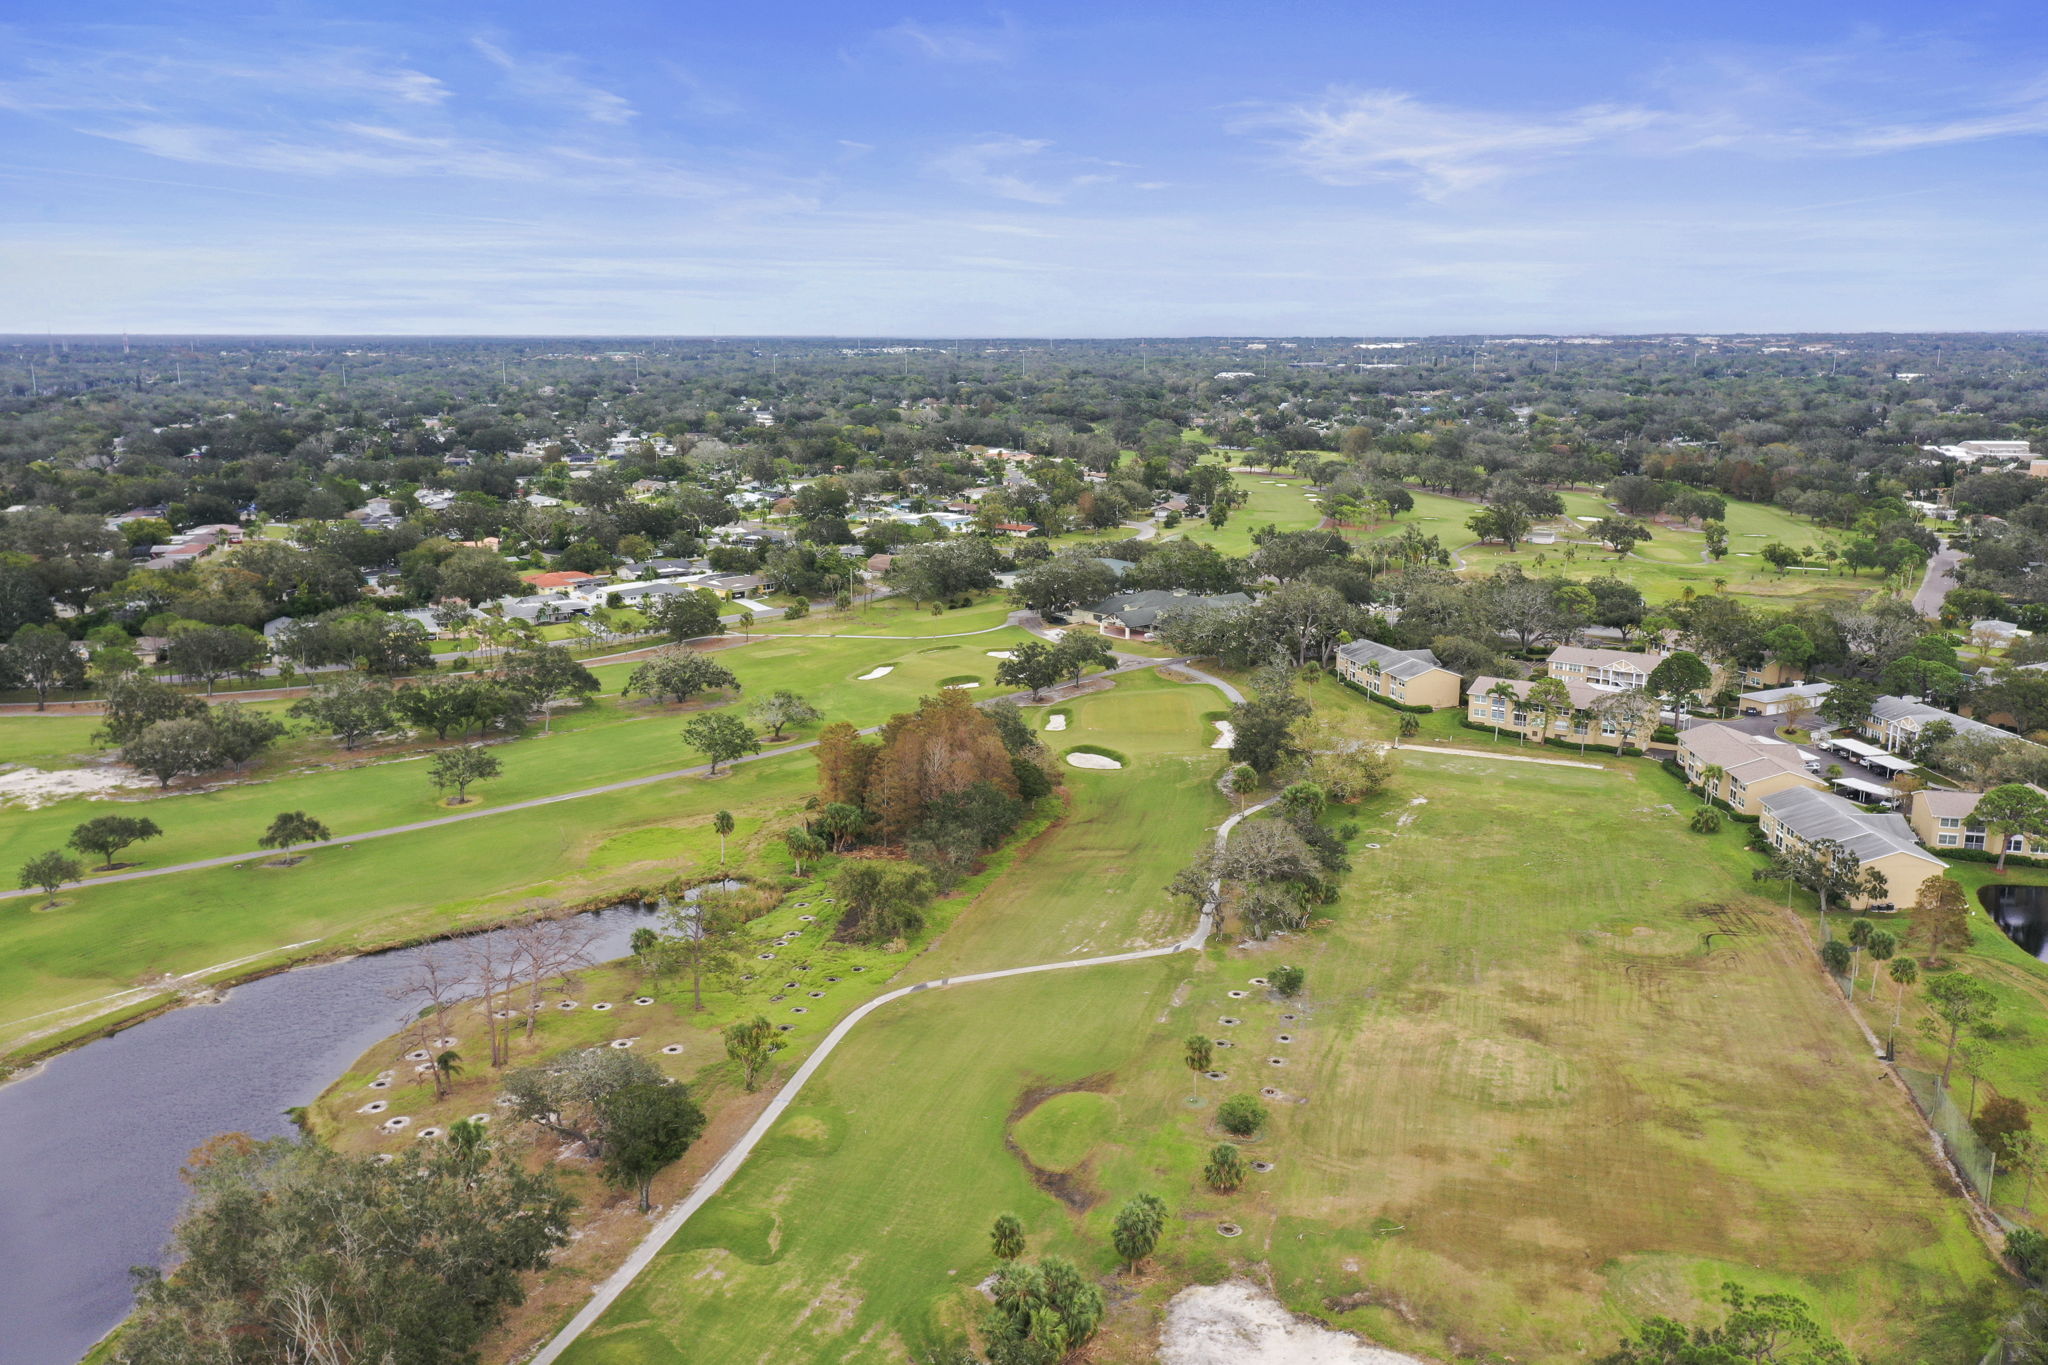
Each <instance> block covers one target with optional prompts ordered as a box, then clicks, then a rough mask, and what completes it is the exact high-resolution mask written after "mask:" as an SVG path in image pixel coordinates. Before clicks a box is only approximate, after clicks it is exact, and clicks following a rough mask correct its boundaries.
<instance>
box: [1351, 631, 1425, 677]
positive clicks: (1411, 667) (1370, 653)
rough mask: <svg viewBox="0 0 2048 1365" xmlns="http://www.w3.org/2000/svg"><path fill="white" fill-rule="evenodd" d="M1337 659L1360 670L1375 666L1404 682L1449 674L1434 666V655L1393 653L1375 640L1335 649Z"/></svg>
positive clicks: (1410, 651)
mask: <svg viewBox="0 0 2048 1365" xmlns="http://www.w3.org/2000/svg"><path fill="white" fill-rule="evenodd" d="M1337 653H1338V655H1339V657H1341V658H1345V659H1350V660H1351V661H1352V662H1354V663H1356V664H1358V665H1359V666H1360V667H1361V668H1362V667H1364V666H1365V665H1367V664H1370V663H1377V664H1378V665H1379V666H1380V672H1382V673H1385V674H1387V675H1388V676H1389V677H1395V678H1400V679H1402V680H1404V681H1405V680H1407V679H1409V678H1419V677H1421V676H1422V675H1423V674H1425V673H1429V672H1436V671H1442V672H1448V671H1449V670H1448V669H1445V668H1444V666H1443V665H1442V664H1440V663H1438V662H1437V658H1436V654H1435V653H1434V652H1433V651H1431V650H1427V649H1395V648H1394V647H1393V646H1392V645H1383V644H1381V643H1379V642H1378V641H1377V640H1354V641H1352V642H1351V643H1350V644H1348V645H1339V646H1337Z"/></svg>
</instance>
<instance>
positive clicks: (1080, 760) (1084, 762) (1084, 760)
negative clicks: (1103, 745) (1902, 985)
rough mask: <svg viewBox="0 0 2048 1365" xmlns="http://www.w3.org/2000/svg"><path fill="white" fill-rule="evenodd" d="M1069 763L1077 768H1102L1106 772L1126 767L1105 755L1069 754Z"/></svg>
mask: <svg viewBox="0 0 2048 1365" xmlns="http://www.w3.org/2000/svg"><path fill="white" fill-rule="evenodd" d="M1067 762H1069V763H1071V764H1073V765H1074V766H1075V767H1076V768H1100V769H1104V770H1109V769H1114V768H1121V767H1123V766H1124V765H1123V764H1121V763H1119V762H1117V761H1116V760H1115V759H1113V758H1110V757H1108V756H1106V755H1104V754H1068V755H1067Z"/></svg>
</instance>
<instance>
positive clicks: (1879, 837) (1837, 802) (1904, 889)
mask: <svg viewBox="0 0 2048 1365" xmlns="http://www.w3.org/2000/svg"><path fill="white" fill-rule="evenodd" d="M1761 807H1762V808H1761V810H1760V812H1759V814H1760V815H1761V816H1762V819H1761V820H1760V821H1759V822H1758V828H1760V829H1761V830H1762V831H1763V836H1764V838H1765V839H1767V840H1769V841H1770V845H1771V847H1773V848H1776V849H1790V848H1794V847H1804V848H1810V847H1811V846H1813V845H1814V844H1816V843H1819V842H1820V841H1822V840H1832V841H1833V842H1835V843H1838V844H1840V845H1842V846H1843V847H1844V848H1846V849H1848V850H1849V851H1850V852H1851V853H1854V854H1855V855H1856V856H1857V858H1858V859H1860V860H1861V861H1862V863H1863V865H1864V866H1865V867H1873V868H1876V869H1877V870H1878V871H1879V872H1882V873H1883V874H1884V881H1885V890H1884V894H1883V895H1881V896H1859V897H1857V898H1856V899H1855V900H1854V901H1853V902H1851V904H1850V906H1849V908H1850V909H1853V910H1863V909H1868V908H1869V907H1871V906H1873V905H1891V906H1898V905H1911V904H1912V903H1913V902H1914V901H1915V900H1916V899H1918V898H1919V895H1920V885H1921V883H1922V882H1925V881H1926V880H1927V879H1928V878H1929V877H1939V876H1942V875H1944V874H1945V873H1946V872H1947V871H1948V864H1946V863H1944V862H1942V860H1941V859H1939V858H1937V857H1935V856H1934V855H1933V854H1931V853H1929V852H1927V850H1925V849H1923V848H1921V847H1920V845H1919V844H1917V843H1916V842H1914V839H1913V827H1912V826H1911V825H1909V824H1907V823H1906V817H1905V816H1903V815H1893V814H1890V813H1886V814H1882V815H1873V814H1871V813H1870V812H1868V811H1866V810H1863V809H1862V808H1861V807H1859V806H1856V805H1854V804H1852V803H1850V802H1848V801H1844V800H1843V799H1842V798H1841V797H1839V796H1835V795H1832V794H1830V793H1828V792H1823V791H1813V790H1810V789H1808V788H1805V787H1789V788H1787V789H1785V790H1784V791H1778V792H1772V793H1771V794H1770V795H1769V796H1766V797H1764V798H1763V800H1762V802H1761Z"/></svg>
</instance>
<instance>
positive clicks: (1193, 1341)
mask: <svg viewBox="0 0 2048 1365" xmlns="http://www.w3.org/2000/svg"><path fill="white" fill-rule="evenodd" d="M1159 1361H1160V1365H1422V1362H1420V1361H1418V1360H1417V1359H1416V1358H1415V1357H1414V1356H1404V1355H1402V1354H1400V1353H1399V1352H1397V1351H1387V1350H1382V1349H1381V1348H1379V1347H1377V1346H1368V1345H1366V1344H1365V1343H1364V1342H1362V1341H1360V1340H1359V1339H1358V1338H1357V1337H1354V1336H1352V1335H1350V1334H1349V1333H1347V1332H1333V1331H1331V1330H1330V1329H1329V1328H1327V1327H1319V1326H1317V1325H1316V1324H1315V1323H1312V1322H1303V1321H1301V1320H1299V1319H1297V1318H1296V1317H1295V1316H1294V1315H1293V1314H1292V1313H1289V1312H1288V1311H1287V1310H1286V1309H1285V1308H1283V1307H1281V1306H1280V1304H1279V1303H1278V1302H1277V1301H1276V1300H1275V1299H1274V1298H1273V1296H1272V1295H1270V1294H1268V1293H1267V1292H1266V1291H1265V1290H1263V1289H1261V1288H1259V1287H1258V1286H1257V1285H1254V1284H1247V1283H1246V1282H1245V1281H1243V1280H1233V1281H1231V1282H1230V1283H1228V1284H1215V1285H1196V1286H1194V1287H1193V1288H1191V1289H1183V1290H1181V1292H1180V1293H1178V1294H1176V1295H1174V1296H1173V1299H1172V1301H1171V1302H1169V1303H1168V1304H1167V1305H1166V1324H1165V1326H1164V1327H1162V1328H1161V1329H1160V1333H1159Z"/></svg>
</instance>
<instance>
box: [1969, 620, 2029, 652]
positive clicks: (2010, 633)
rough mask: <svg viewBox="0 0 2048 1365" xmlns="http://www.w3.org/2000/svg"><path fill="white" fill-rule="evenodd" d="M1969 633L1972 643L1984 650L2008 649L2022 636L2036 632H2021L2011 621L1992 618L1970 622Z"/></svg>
mask: <svg viewBox="0 0 2048 1365" xmlns="http://www.w3.org/2000/svg"><path fill="white" fill-rule="evenodd" d="M1968 633H1969V640H1970V643H1971V644H1972V645H1974V646H1976V647H1977V648H1979V649H1984V648H1999V647H2008V646H2010V645H2011V644H2012V642H2013V641H2015V640H2017V639H2019V638H2020V637H2021V636H2024V635H2032V634H2033V633H2034V632H2033V631H2031V630H2021V629H2020V628H2019V626H2017V625H2016V624H2014V623H2013V622H2011V621H2000V620H1997V619H1995V618H1991V619H1986V620H1982V621H1972V622H1970V629H1969V632H1968Z"/></svg>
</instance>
